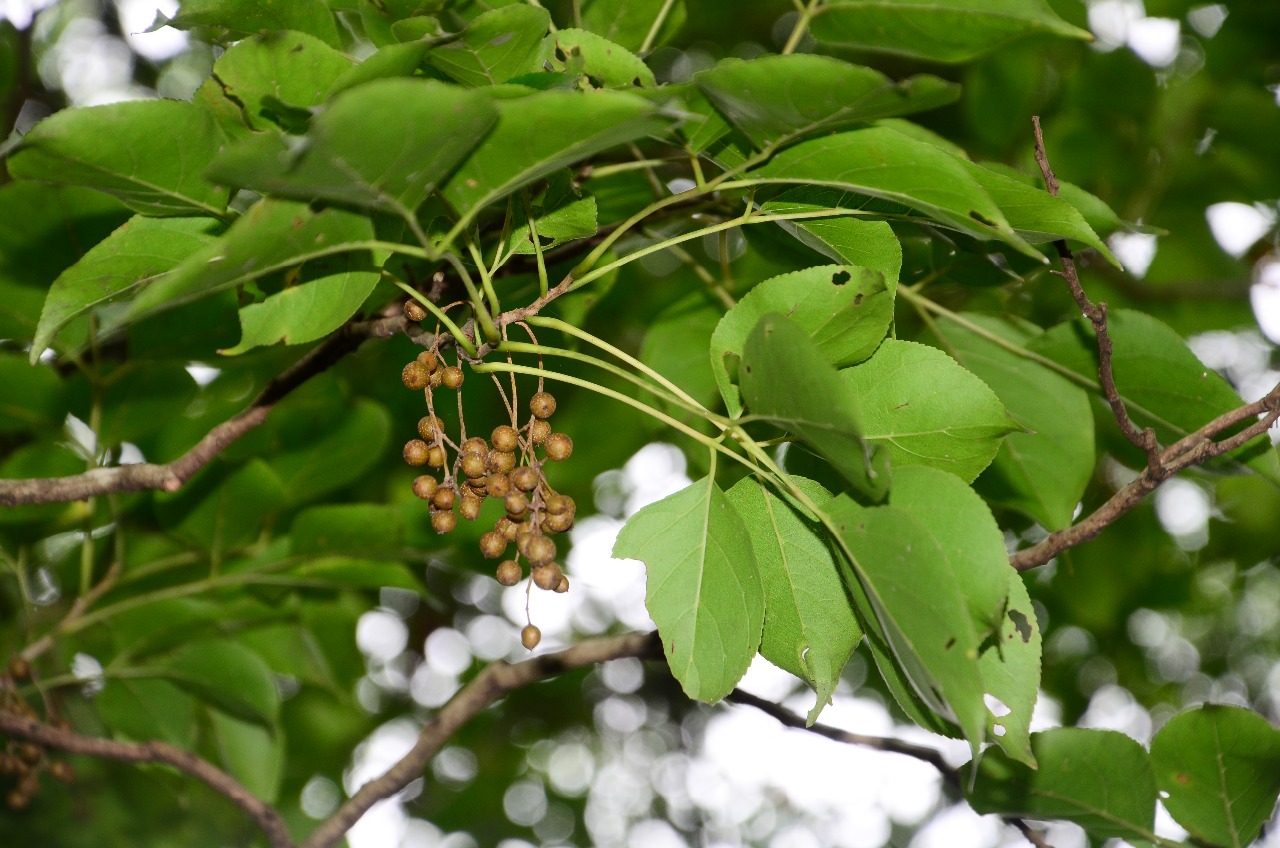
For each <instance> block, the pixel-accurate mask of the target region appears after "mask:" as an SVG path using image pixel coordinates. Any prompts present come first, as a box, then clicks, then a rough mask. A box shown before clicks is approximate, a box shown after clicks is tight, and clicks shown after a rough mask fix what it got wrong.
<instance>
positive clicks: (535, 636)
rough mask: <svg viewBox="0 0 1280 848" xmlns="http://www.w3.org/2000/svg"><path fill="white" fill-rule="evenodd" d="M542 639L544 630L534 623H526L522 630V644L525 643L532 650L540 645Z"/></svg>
mask: <svg viewBox="0 0 1280 848" xmlns="http://www.w3.org/2000/svg"><path fill="white" fill-rule="evenodd" d="M541 641H542V631H541V630H539V629H538V628H537V627H534V626H533V625H532V624H526V625H525V626H524V629H523V630H521V631H520V644H522V645H524V646H525V647H526V648H528V649H529V650H530V651H532V650H533V649H534V648H536V647H538V643H539V642H541Z"/></svg>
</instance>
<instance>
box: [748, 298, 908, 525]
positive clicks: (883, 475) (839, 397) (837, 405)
mask: <svg viewBox="0 0 1280 848" xmlns="http://www.w3.org/2000/svg"><path fill="white" fill-rule="evenodd" d="M739 376H740V381H739V385H740V387H741V391H742V397H743V399H744V400H745V401H746V405H747V410H748V412H749V413H750V414H752V415H755V416H759V417H761V418H764V419H766V420H769V421H772V422H773V423H775V424H777V425H778V426H780V427H784V428H786V429H787V430H789V431H790V432H791V433H793V434H794V435H795V436H797V437H799V438H800V439H802V440H803V441H805V442H807V443H808V444H809V445H811V446H812V447H813V448H814V449H815V450H816V451H818V453H820V454H822V455H823V456H824V457H826V458H827V460H828V461H829V462H830V463H831V464H832V466H834V467H835V468H836V470H838V471H839V472H840V473H841V474H842V475H843V476H844V477H845V479H847V480H848V481H849V482H850V483H851V484H853V487H854V488H855V489H856V490H857V491H858V492H860V493H861V494H862V495H864V496H865V497H867V498H870V499H871V500H879V499H880V498H882V497H883V496H884V493H885V492H886V491H887V490H888V488H889V458H888V455H887V453H886V452H885V450H884V448H883V447H877V446H874V445H871V444H870V443H868V442H866V441H865V440H864V439H863V438H862V423H861V417H862V416H861V413H860V411H859V410H860V401H859V398H858V396H857V395H855V394H854V393H853V392H852V391H851V390H850V389H849V386H848V383H847V382H846V381H845V380H842V379H841V377H840V375H839V374H838V373H837V372H836V370H835V369H834V368H833V367H832V366H831V364H830V363H829V362H827V360H826V357H824V356H823V354H822V351H821V350H820V349H819V348H818V346H817V345H816V344H814V342H813V341H812V340H810V338H809V335H808V333H806V332H805V331H804V330H803V329H801V328H800V327H799V326H798V325H796V324H795V323H794V322H793V321H791V320H790V319H789V318H787V317H786V316H785V315H782V314H780V313H777V312H774V313H770V314H768V315H765V316H764V317H763V318H761V319H760V320H759V321H757V322H756V325H755V328H754V329H753V330H752V331H751V334H750V335H749V336H748V337H747V341H746V344H745V345H744V346H743V353H742V364H741V371H740V375H739Z"/></svg>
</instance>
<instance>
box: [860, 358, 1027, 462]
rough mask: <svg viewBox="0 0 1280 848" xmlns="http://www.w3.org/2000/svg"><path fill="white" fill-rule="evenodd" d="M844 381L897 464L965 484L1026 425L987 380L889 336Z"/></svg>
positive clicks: (872, 437) (873, 437) (870, 431)
mask: <svg viewBox="0 0 1280 848" xmlns="http://www.w3.org/2000/svg"><path fill="white" fill-rule="evenodd" d="M840 376H841V378H842V379H843V380H844V382H845V384H846V385H847V386H848V387H849V389H850V390H851V391H852V393H853V395H855V396H856V397H857V398H858V400H859V403H860V404H861V406H862V410H863V412H862V433H863V437H864V438H865V439H866V440H867V441H868V442H870V443H872V444H875V443H881V444H883V445H884V446H885V449H887V451H888V454H889V459H890V461H891V463H892V464H893V465H894V466H895V467H898V466H908V465H929V466H932V467H934V468H941V469H943V470H945V471H950V472H951V473H952V474H955V475H956V476H958V477H961V478H963V479H964V480H965V482H972V481H973V480H974V478H976V477H977V476H978V474H980V473H981V472H982V469H984V468H986V467H987V465H989V464H990V463H991V460H992V458H993V457H995V455H996V451H997V450H999V449H1000V442H1001V440H1002V439H1003V438H1004V437H1005V436H1006V435H1007V434H1009V433H1012V432H1015V431H1017V430H1018V429H1019V425H1018V423H1017V422H1016V421H1014V420H1013V418H1012V417H1010V415H1009V413H1008V410H1006V409H1005V408H1004V404H1002V403H1001V402H1000V399H999V398H998V397H996V395H995V392H993V391H991V389H990V388H988V387H987V385H986V384H985V383H983V382H982V380H980V379H978V378H977V377H976V376H974V375H973V374H972V373H970V372H969V371H966V370H965V369H963V368H961V367H960V366H959V365H957V364H956V362H955V360H953V359H952V358H951V357H949V356H947V355H946V354H945V353H943V352H942V351H940V350H937V349H935V348H931V347H927V346H925V345H922V344H917V343H915V342H904V341H899V340H897V339H886V340H885V342H884V344H882V345H881V346H880V348H879V349H878V350H877V351H876V352H875V355H874V356H872V357H871V358H870V359H868V360H867V361H866V362H864V363H862V364H861V365H856V366H854V367H853V368H846V369H844V370H843V371H841V372H840Z"/></svg>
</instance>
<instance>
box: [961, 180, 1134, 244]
mask: <svg viewBox="0 0 1280 848" xmlns="http://www.w3.org/2000/svg"><path fill="white" fill-rule="evenodd" d="M982 167H983V168H984V169H986V170H987V171H993V172H995V173H997V174H1000V175H1002V176H1006V177H1009V178H1010V179H1013V180H1017V181H1018V182H1020V183H1023V184H1024V185H1029V186H1034V187H1037V188H1038V187H1039V186H1040V185H1041V183H1040V179H1039V177H1033V176H1032V175H1030V174H1024V173H1023V172H1022V171H1019V170H1018V169H1017V168H1014V167H1011V166H1009V165H1006V164H1004V163H1003V162H983V163H982ZM1058 197H1061V198H1062V199H1063V200H1065V201H1067V202H1068V203H1070V204H1071V205H1072V206H1074V207H1075V208H1076V210H1077V211H1078V212H1079V213H1080V215H1081V216H1082V217H1083V218H1084V220H1085V223H1087V224H1088V225H1089V226H1090V227H1091V228H1092V229H1093V231H1094V232H1096V233H1098V234H1099V235H1109V234H1111V233H1113V232H1115V231H1116V230H1118V229H1120V228H1121V227H1123V226H1124V222H1123V221H1121V220H1120V216H1119V215H1117V214H1116V213H1115V211H1114V210H1113V209H1112V208H1111V207H1110V206H1108V205H1107V203H1106V202H1105V201H1104V200H1102V199H1101V198H1100V197H1098V196H1096V195H1093V194H1090V193H1089V192H1087V191H1085V190H1084V189H1082V188H1080V187H1079V186H1078V185H1076V184H1075V183H1069V182H1067V181H1066V180H1058Z"/></svg>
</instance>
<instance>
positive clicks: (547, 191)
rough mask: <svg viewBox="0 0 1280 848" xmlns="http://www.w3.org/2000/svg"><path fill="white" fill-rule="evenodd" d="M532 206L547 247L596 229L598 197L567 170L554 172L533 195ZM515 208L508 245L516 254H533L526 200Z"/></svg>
mask: <svg viewBox="0 0 1280 848" xmlns="http://www.w3.org/2000/svg"><path fill="white" fill-rule="evenodd" d="M529 206H530V208H531V209H532V211H533V223H534V226H535V227H536V229H537V231H538V242H539V243H540V244H541V246H542V249H543V250H544V251H546V250H550V249H551V248H553V247H556V246H558V245H561V244H563V243H564V242H566V241H572V240H573V239H580V238H587V237H588V236H593V235H595V233H596V199H595V198H594V197H592V196H591V195H589V194H584V193H583V192H582V191H580V190H579V189H578V188H576V187H575V186H574V185H573V180H572V177H571V176H570V174H569V172H568V171H567V170H566V171H558V172H556V173H555V174H552V175H551V179H550V180H548V181H547V187H546V188H544V189H543V190H542V191H540V192H538V194H537V195H536V196H535V197H533V198H532V199H530V201H529ZM514 210H515V214H514V215H513V216H512V227H511V233H510V235H508V237H507V242H506V245H507V247H506V249H507V250H509V251H510V252H512V253H515V254H524V255H531V254H533V253H535V252H536V251H535V250H534V247H533V232H532V231H531V230H530V228H529V220H528V218H527V217H526V216H525V209H524V204H523V203H520V202H516V203H515V207H514Z"/></svg>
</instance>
